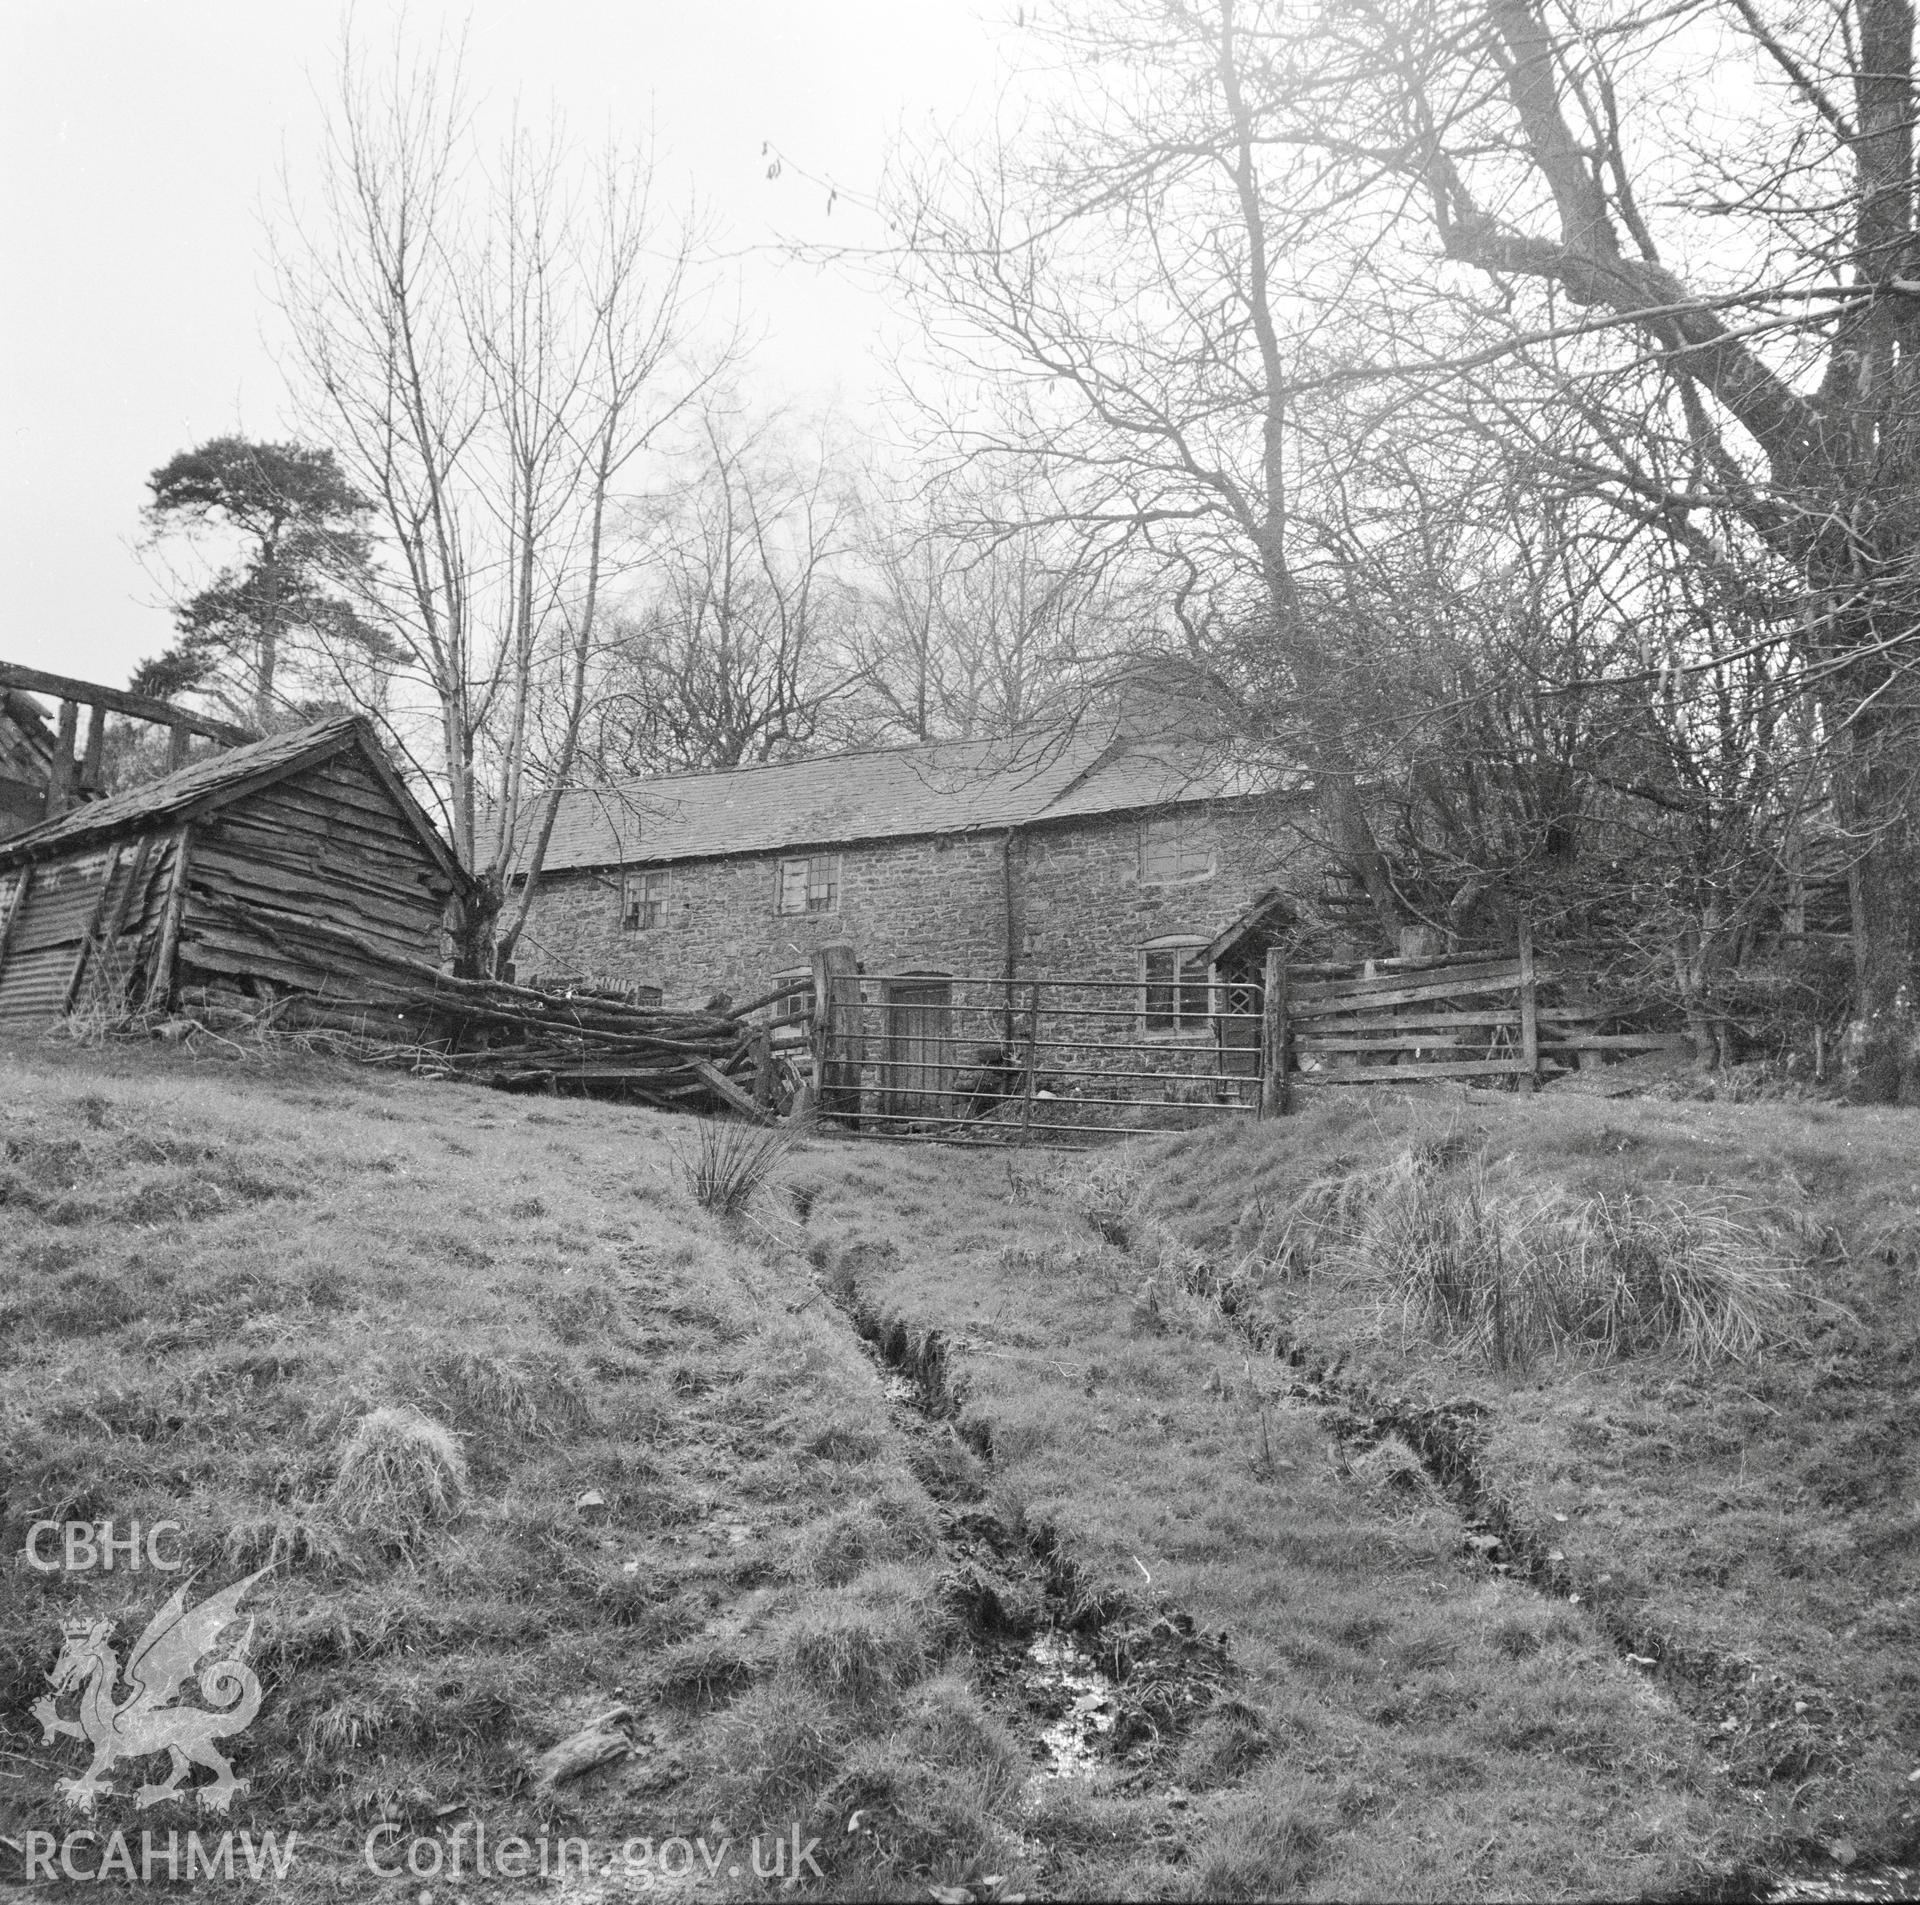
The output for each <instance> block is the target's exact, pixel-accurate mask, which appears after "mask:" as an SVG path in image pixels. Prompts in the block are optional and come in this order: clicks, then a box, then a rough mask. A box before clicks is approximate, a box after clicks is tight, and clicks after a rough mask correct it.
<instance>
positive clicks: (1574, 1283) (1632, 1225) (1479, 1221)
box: [1343, 1150, 1796, 1370]
mask: <svg viewBox="0 0 1920 1905" xmlns="http://www.w3.org/2000/svg"><path fill="white" fill-rule="evenodd" d="M1371 1180H1372V1181H1371V1183H1370V1185H1369V1187H1368V1188H1369V1189H1370V1191H1371V1195H1370V1196H1369V1197H1367V1198H1366V1199H1365V1201H1364V1202H1359V1203H1358V1204H1357V1205H1350V1206H1349V1213H1348V1214H1347V1215H1346V1216H1345V1217H1344V1219H1343V1226H1344V1228H1345V1230H1346V1238H1347V1241H1346V1245H1345V1250H1344V1253H1343V1254H1344V1258H1345V1263H1346V1265H1347V1266H1348V1268H1349V1271H1350V1273H1353V1274H1358V1275H1361V1276H1369V1277H1371V1276H1377V1277H1378V1278H1380V1279H1381V1280H1382V1281H1383V1282H1384V1284H1385V1286H1386V1289H1385V1296H1384V1302H1385V1304H1386V1305H1387V1306H1388V1307H1390V1308H1396V1309H1397V1310H1398V1312H1399V1314H1400V1316H1401V1319H1402V1321H1403V1323H1404V1324H1405V1325H1406V1326H1408V1327H1411V1328H1413V1329H1415V1330H1418V1331H1421V1332H1424V1333H1425V1334H1428V1335H1431V1336H1434V1337H1439V1338H1446V1339H1452V1340H1454V1341H1458V1342H1461V1343H1463V1344H1464V1345H1466V1346H1468V1347H1469V1348H1471V1349H1472V1350H1473V1351H1474V1352H1475V1353H1477V1354H1479V1355H1480V1356H1482V1357H1483V1358H1484V1359H1485V1360H1486V1361H1487V1363H1488V1364H1490V1365H1491V1366H1492V1367H1493V1368H1495V1369H1500V1370H1507V1369H1524V1368H1526V1367H1528V1366H1529V1365H1530V1364H1532V1363H1533V1362H1534V1361H1535V1360H1536V1359H1537V1358H1538V1357H1540V1356H1542V1355H1546V1354H1552V1353H1556V1352H1570V1353H1574V1354H1582V1353H1584V1354H1590V1355H1594V1356H1601V1357H1624V1356H1633V1355H1638V1354H1642V1353H1645V1352H1647V1351H1651V1350H1663V1349H1673V1350H1676V1351H1677V1352H1678V1353H1679V1354H1680V1355H1681V1357H1682V1358H1683V1359H1684V1360H1685V1361H1687V1362H1689V1363H1691V1364H1695V1365H1701V1364H1706V1363H1711V1362H1716V1361H1720V1360H1725V1359H1731V1360H1735V1361H1739V1360H1746V1359H1750V1358H1752V1357H1754V1356H1757V1355H1759V1354H1760V1353H1761V1352H1762V1351H1763V1350H1764V1349H1765V1348H1767V1347H1768V1346H1769V1345H1775V1346H1778V1345H1780V1344H1782V1343H1784V1342H1786V1341H1788V1340H1790V1339H1791V1337H1792V1335H1793V1318H1794V1312H1795V1309H1796V1296H1795V1291H1794V1286H1793V1280H1792V1274H1791V1271H1790V1269H1789V1267H1788V1266H1787V1265H1785V1264H1783V1263H1780V1262H1778V1261H1775V1260H1772V1259H1771V1258H1769V1256H1768V1255H1767V1254H1766V1252H1765V1248H1764V1245H1763V1243H1762V1240H1761V1238H1760V1237H1759V1235H1758V1234H1757V1233H1756V1231H1755V1229H1754V1228H1753V1227H1752V1226H1751V1225H1748V1224H1743V1223H1741V1222H1740V1221H1739V1220H1738V1219H1736V1218H1735V1217H1734V1216H1733V1215H1732V1214H1731V1213H1730V1212H1729V1211H1728V1210H1726V1209H1725V1208H1702V1207H1701V1206H1700V1205H1698V1204H1697V1203H1689V1202H1684V1201H1682V1200H1680V1199H1678V1198H1675V1197H1659V1196H1654V1195H1649V1194H1645V1193H1635V1192H1622V1193H1618V1194H1613V1195H1609V1194H1606V1193H1601V1194H1597V1195H1594V1196H1589V1197H1586V1198H1575V1197H1573V1196H1571V1195H1570V1194H1569V1193H1567V1192H1566V1191H1564V1190H1562V1189H1559V1188H1557V1187H1554V1188H1548V1189H1546V1190H1542V1191H1535V1192H1532V1193H1530V1194H1520V1195H1515V1194H1512V1193H1502V1192H1499V1191H1496V1190H1494V1189H1493V1188H1492V1187H1491V1186H1490V1185H1489V1183H1488V1181H1487V1175H1486V1171H1485V1168H1484V1165H1483V1164H1482V1162H1481V1161H1480V1160H1479V1159H1477V1158H1474V1159H1469V1160H1467V1161H1465V1162H1463V1163H1460V1164H1458V1165H1457V1166H1455V1167H1453V1168H1448V1167H1447V1166H1446V1165H1444V1164H1436V1163H1434V1162H1432V1161H1430V1160H1429V1159H1428V1158H1427V1157H1424V1156H1422V1155H1421V1154H1420V1153H1419V1152H1417V1151H1414V1150H1407V1151H1403V1152H1402V1153H1401V1154H1400V1155H1399V1156H1398V1157H1396V1158H1395V1159H1394V1160H1393V1162H1392V1163H1391V1164H1390V1165H1388V1166H1387V1167H1385V1169H1384V1170H1383V1171H1379V1172H1375V1173H1372V1174H1371Z"/></svg>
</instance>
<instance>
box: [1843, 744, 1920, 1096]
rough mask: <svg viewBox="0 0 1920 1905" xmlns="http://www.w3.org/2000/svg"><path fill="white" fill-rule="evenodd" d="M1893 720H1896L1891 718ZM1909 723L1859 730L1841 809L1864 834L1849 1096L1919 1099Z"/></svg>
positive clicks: (1919, 938) (1915, 834) (1918, 783)
mask: <svg viewBox="0 0 1920 1905" xmlns="http://www.w3.org/2000/svg"><path fill="white" fill-rule="evenodd" d="M1885 725H1891V724H1885ZM1910 725H1911V724H1910V722H1904V721H1903V722H1901V723H1900V724H1899V726H1900V728H1901V730H1902V732H1901V733H1900V734H1899V735H1898V736H1897V743H1898V744H1890V742H1892V741H1893V740H1894V739H1895V738H1896V737H1890V736H1889V735H1888V734H1887V733H1886V732H1885V726H1882V728H1881V731H1880V732H1877V733H1872V734H1868V735H1865V736H1862V737H1861V740H1862V743H1863V745H1862V746H1861V747H1860V748H1859V749H1858V750H1857V753H1858V754H1865V755H1866V756H1867V758H1865V759H1859V758H1856V760H1855V761H1853V762H1851V763H1849V768H1850V771H1849V772H1848V773H1847V774H1846V776H1845V778H1844V783H1843V786H1844V797H1845V804H1844V807H1843V810H1842V811H1843V813H1844V815H1845V818H1846V820H1847V822H1848V824H1849V826H1850V828H1851V829H1852V830H1853V831H1854V832H1855V833H1856V834H1857V835H1863V836H1864V840H1863V843H1862V846H1861V848H1860V849H1859V852H1858V858H1857V859H1856V861H1855V863H1854V865H1853V867H1852V869H1851V871H1850V872H1849V875H1848V886H1849V889H1850V897H1851V899H1852V902H1853V966H1854V1017H1853V1020H1852V1023H1851V1024H1850V1025H1849V1026H1848V1028H1847V1038H1846V1045H1845V1049H1844V1061H1845V1067H1846V1081H1847V1089H1848V1095H1849V1096H1851V1097H1853V1098H1855V1099H1857V1100H1859V1101H1861V1102H1862V1103H1866V1104H1896V1105H1913V1104H1920V997H1916V990H1917V989H1916V986H1915V979H1914V975H1915V972H1916V970H1917V969H1920V773H1916V766H1915V763H1916V761H1917V760H1920V749H1916V746H1915V741H1914V738H1913V736H1912V735H1911V733H1909V732H1906V731H1905V730H1906V729H1908V728H1909V727H1910Z"/></svg>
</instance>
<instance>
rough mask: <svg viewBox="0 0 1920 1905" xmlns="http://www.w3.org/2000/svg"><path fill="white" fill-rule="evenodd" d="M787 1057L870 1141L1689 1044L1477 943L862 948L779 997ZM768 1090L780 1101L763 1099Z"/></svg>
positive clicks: (1120, 1129) (1268, 1097)
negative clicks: (1405, 947) (1092, 966)
mask: <svg viewBox="0 0 1920 1905" xmlns="http://www.w3.org/2000/svg"><path fill="white" fill-rule="evenodd" d="M760 1003H761V1004H768V1005H772V1006H774V1007H775V1017H774V1020H773V1022H772V1025H771V1027H770V1029H769V1036H768V1041H767V1048H766V1049H767V1053H768V1066H767V1072H768V1075H770V1074H771V1071H772V1069H773V1061H774V1060H775V1059H776V1058H780V1059H783V1060H784V1061H785V1062H786V1063H787V1064H789V1065H794V1064H795V1063H796V1062H797V1065H798V1068H799V1069H800V1070H802V1071H803V1072H804V1073H805V1074H806V1075H807V1077H808V1079H809V1082H810V1085H811V1091H812V1098H813V1102H814V1106H815V1108H816V1110H817V1111H818V1113H819V1114H820V1116H821V1117H823V1118H825V1119H827V1120H830V1121H831V1122H833V1123H835V1124H837V1125H838V1126H840V1127H841V1128H842V1129H846V1130H852V1131H857V1132H860V1133H863V1134H865V1135H869V1136H875V1137H891V1138H905V1139H917V1140H921V1141H936V1142H942V1143H953V1142H956V1141H958V1142H984V1143H1009V1142H1011V1143H1023V1142H1034V1143H1065V1144H1085V1143H1090V1142H1093V1141H1096V1140H1098V1139H1100V1138H1107V1137H1119V1136H1124V1135H1125V1134H1127V1133H1129V1132H1144V1131H1175V1130H1192V1129H1194V1128H1196V1127H1201V1126H1205V1125H1207V1124H1209V1123H1212V1122H1214V1121H1217V1120H1219V1119H1221V1118H1231V1117H1234V1116H1244V1115H1246V1114H1249V1113H1253V1114H1255V1115H1258V1116H1263V1117H1276V1116H1279V1115H1281V1114H1282V1113H1284V1112H1286V1111H1287V1110H1288V1109H1289V1108H1290V1107H1291V1106H1292V1105H1293V1104H1295V1103H1297V1102H1298V1101H1299V1098H1300V1095H1301V1094H1302V1093H1303V1092H1309V1091H1313V1090H1318V1089H1320V1088H1323V1087H1326V1086H1337V1085H1370V1084H1408V1085H1412V1084H1416V1083H1420V1082H1424V1081H1427V1080H1437V1079H1453V1080H1458V1081H1462V1082H1467V1083H1472V1084H1477V1085H1489V1086H1504V1087H1506V1088H1508V1089H1517V1090H1520V1091H1531V1090H1533V1089H1535V1088H1536V1087H1537V1086H1538V1085H1539V1084H1540V1083H1541V1082H1542V1081H1543V1080H1545V1079H1547V1078H1550V1077H1553V1076H1554V1075H1556V1074H1557V1073H1559V1072H1562V1071H1567V1070H1572V1069H1575V1068H1576V1067H1578V1068H1582V1069H1584V1068H1587V1067H1589V1066H1594V1065H1599V1064H1603V1063H1605V1062H1606V1060H1607V1058H1609V1057H1612V1056H1619V1055H1622V1054H1624V1053H1626V1052H1631V1051H1650V1050H1660V1049H1668V1048H1672V1047H1676V1046H1683V1045H1684V1044H1685V1040H1684V1038H1683V1037H1682V1036H1681V1035H1680V1034H1678V1033H1675V1032H1660V1031H1649V1030H1646V1029H1645V1028H1644V1027H1635V1026H1632V1025H1630V1024H1627V1022H1626V1021H1624V1020H1622V1019H1621V1018H1620V1017H1619V1015H1618V1014H1617V1013H1616V1014H1614V1015H1612V1016H1608V1015H1607V1014H1605V1013H1603V1012H1601V1011H1599V1010H1597V1009H1596V1008H1595V1007H1594V1006H1593V1005H1592V1004H1591V1003H1590V1002H1587V1001H1586V1000H1585V996H1584V993H1583V990H1582V987H1581V986H1580V984H1578V983H1577V982H1563V976H1562V975H1561V974H1559V973H1556V972H1553V971H1549V970H1546V969H1545V968H1541V967H1537V966H1536V964H1535V961H1534V956H1533V948H1532V945H1531V941H1530V939H1529V937H1528V935H1527V934H1526V933H1525V931H1524V930H1523V931H1522V933H1521V935H1520V943H1519V946H1518V949H1517V953H1516V954H1511V955H1505V956H1502V955H1500V954H1497V953H1489V952H1485V951H1482V952H1473V953H1465V954H1454V955H1450V956H1435V957H1425V958H1403V959H1380V960H1373V961H1368V962H1365V963H1364V964H1362V965H1359V966H1354V965H1345V966H1333V965H1305V964H1303V965H1295V966H1292V967H1289V965H1288V963H1287V961H1286V959H1285V958H1284V956H1283V955H1282V954H1281V953H1280V952H1278V951H1270V952H1269V953H1267V955H1266V956H1265V958H1264V960H1263V961H1262V962H1261V963H1260V964H1258V965H1257V966H1248V967H1245V968H1240V967H1235V968H1229V967H1227V966H1225V965H1222V966H1219V967H1216V968H1215V969H1214V970H1212V971H1211V972H1206V973H1202V972H1189V971H1187V970H1184V969H1176V970H1175V971H1174V972H1173V973H1171V974H1170V975H1169V976H1167V977H1166V978H1165V979H1164V980H1163V979H1160V978H1156V977H1153V976H1151V975H1147V976H1143V977H1142V978H1139V979H1128V980H1122V979H1083V978H1076V977H1068V976H1051V977H1048V976H1038V977H1030V978H1014V979H1009V978H1007V977H1006V976H1005V975H996V976H991V977H988V976H980V975H972V976H970V975H966V974H958V973H943V972H892V973H885V972H883V973H871V972H863V971H861V970H860V969H859V966H858V964H857V962H856V959H855V956H854V950H853V948H852V947H850V946H828V947H824V948H822V949H821V950H820V951H819V952H818V953H816V954H815V956H814V963H813V972H812V974H811V976H810V977H807V978H797V979H795V980H794V981H793V982H791V984H790V985H789V986H788V987H787V988H785V989H784V990H783V992H781V993H779V994H776V995H774V997H773V998H772V999H770V1000H766V1001H761V1002H760ZM762 1102H766V1100H765V1099H764V1098H763V1100H762Z"/></svg>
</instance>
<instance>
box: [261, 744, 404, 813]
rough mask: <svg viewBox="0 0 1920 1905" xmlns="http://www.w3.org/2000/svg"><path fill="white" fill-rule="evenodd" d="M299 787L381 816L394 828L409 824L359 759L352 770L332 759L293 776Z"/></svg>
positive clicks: (336, 758)
mask: <svg viewBox="0 0 1920 1905" xmlns="http://www.w3.org/2000/svg"><path fill="white" fill-rule="evenodd" d="M292 779H293V782H294V783H297V784H298V785H299V786H301V787H304V788H308V789H311V790H312V791H313V792H315V793H320V794H324V795H325V796H326V797H327V798H328V799H329V800H332V801H336V802H338V803H339V805H341V806H343V807H351V808H354V809H357V810H359V811H361V812H364V813H368V814H377V815H379V816H380V818H381V819H382V820H384V821H386V822H388V823H389V824H390V825H393V826H404V825H406V823H405V822H404V821H403V820H402V819H401V818H400V815H399V814H398V813H397V812H396V811H395V809H394V804H393V800H392V798H391V796H390V795H389V794H388V793H387V790H386V789H385V788H384V787H382V786H381V785H380V783H379V781H378V780H376V779H375V778H374V776H373V775H371V774H369V773H367V772H366V771H365V770H364V768H363V767H362V766H361V764H360V762H359V761H358V760H357V759H356V760H355V761H354V763H353V765H352V766H351V767H347V766H345V765H344V764H343V762H342V761H341V760H340V759H339V758H338V757H335V758H334V759H332V760H328V761H322V762H318V763H316V764H315V765H314V766H313V767H310V768H308V769H307V771H306V772H305V773H304V774H299V775H296V776H294V777H292ZM290 784H291V783H290Z"/></svg>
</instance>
